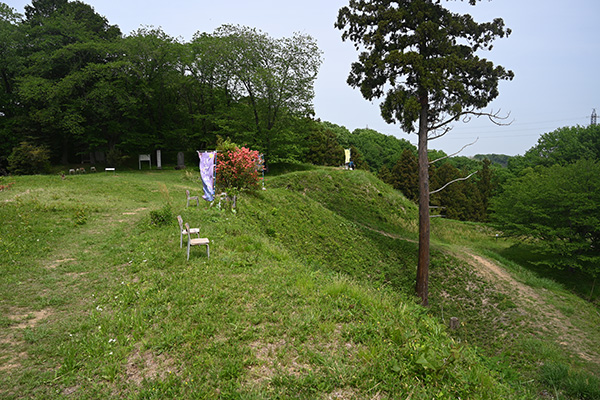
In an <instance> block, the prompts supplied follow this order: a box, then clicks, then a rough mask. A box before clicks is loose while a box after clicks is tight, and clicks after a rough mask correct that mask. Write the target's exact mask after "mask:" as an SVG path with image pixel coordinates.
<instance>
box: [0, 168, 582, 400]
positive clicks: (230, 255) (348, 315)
mask: <svg viewBox="0 0 600 400" xmlns="http://www.w3.org/2000/svg"><path fill="white" fill-rule="evenodd" d="M11 181H15V185H14V186H13V188H12V189H11V190H9V191H5V192H1V193H0V217H1V218H2V220H3V221H4V222H3V224H2V225H1V227H0V239H1V241H0V245H1V247H0V265H1V267H0V309H1V311H2V318H1V319H0V370H1V372H2V373H1V374H0V394H1V397H3V398H61V397H63V396H69V395H72V396H75V397H77V398H107V397H115V398H123V397H129V398H165V397H180V398H214V397H219V396H220V397H222V398H307V399H312V398H343V399H350V398H388V397H389V398H407V397H409V396H410V397H411V398H413V399H417V398H423V399H425V398H434V397H435V398H457V397H459V396H460V397H462V398H526V397H535V394H536V393H538V392H539V391H540V390H541V389H540V386H538V382H539V380H538V376H539V373H540V368H539V362H540V360H543V359H544V357H548V353H551V352H554V353H552V354H551V356H552V360H554V361H555V363H554V364H555V365H557V366H558V367H557V368H560V367H566V368H567V371H568V370H569V368H571V369H573V368H575V367H576V368H578V369H577V370H585V369H586V368H591V367H590V366H589V364H586V363H583V362H581V363H580V362H576V361H573V360H571V359H569V358H565V357H563V355H562V353H560V349H557V348H555V347H553V345H551V344H547V342H546V341H545V338H544V337H539V338H538V337H532V338H529V337H528V338H527V340H524V339H523V337H524V336H528V335H529V333H528V332H526V331H525V330H524V331H521V328H520V327H521V326H520V325H519V328H518V329H516V328H512V329H509V328H506V327H504V328H502V327H501V328H498V324H496V325H494V324H492V323H493V322H494V321H495V320H497V319H498V318H500V319H502V320H503V321H504V322H506V323H507V325H503V326H510V324H511V323H513V322H515V321H516V322H519V321H520V320H522V319H523V314H522V313H520V312H518V311H517V310H518V308H517V307H513V306H512V305H511V299H510V297H509V296H507V295H506V294H505V293H504V292H500V291H496V290H494V288H493V287H490V285H489V284H487V283H486V282H485V281H484V280H483V279H479V278H476V277H475V276H473V274H472V273H470V270H469V266H468V265H466V264H465V263H463V262H458V261H457V259H456V258H454V257H452V256H450V255H449V254H451V253H452V252H454V251H456V249H458V248H460V246H464V245H466V244H469V243H470V244H472V243H477V244H478V245H479V247H487V248H489V247H490V246H492V247H493V246H494V245H495V244H494V242H493V241H491V240H488V239H486V238H487V237H489V232H487V231H485V230H481V229H480V228H478V227H472V226H464V225H460V224H458V227H457V226H456V225H453V224H452V223H445V222H447V221H443V222H442V221H440V223H438V221H436V223H435V224H434V227H433V232H434V235H437V237H438V238H439V244H438V245H437V246H436V250H434V254H433V262H432V303H433V304H435V306H434V307H432V309H431V310H429V311H425V310H422V309H420V307H418V306H416V305H415V304H414V298H413V297H412V286H413V280H414V276H413V275H414V264H415V254H416V244H415V243H414V239H415V238H416V228H417V226H416V222H415V217H416V210H415V208H414V206H413V205H412V204H411V203H409V202H407V201H406V200H405V199H404V198H403V197H402V196H401V195H399V194H398V193H397V192H394V191H392V190H391V189H389V187H387V186H385V185H382V184H381V183H380V182H379V181H377V180H376V179H374V178H373V177H372V176H371V175H369V174H364V173H362V172H360V171H354V172H351V173H349V172H348V171H339V170H333V169H316V170H312V171H310V172H294V173H290V174H286V175H282V176H278V177H274V178H272V179H270V180H269V181H268V183H267V187H268V190H266V191H260V192H258V193H255V194H250V195H244V196H243V197H242V198H241V199H240V201H239V205H238V213H237V214H232V213H230V212H226V211H219V210H217V209H216V208H207V207H206V205H202V206H201V207H200V208H196V207H191V208H189V209H185V208H184V207H185V197H184V195H183V191H184V190H185V189H186V188H189V189H193V190H199V185H198V184H197V182H194V181H192V180H188V179H186V175H185V174H184V173H181V172H167V171H164V172H154V173H141V174H140V173H121V174H119V175H116V176H113V175H110V174H108V175H107V174H103V173H99V174H95V175H92V174H89V175H85V176H69V177H67V179H65V180H61V179H60V178H59V177H53V176H47V177H19V178H14V179H11ZM167 191H168V192H169V193H170V197H171V198H172V204H173V210H174V212H175V213H181V214H182V215H183V216H184V219H185V220H186V221H188V222H190V224H191V225H195V226H200V227H201V228H202V231H203V234H205V235H206V236H207V237H209V238H211V240H212V245H211V254H212V258H211V259H210V261H207V260H206V257H205V255H204V254H203V252H202V251H200V250H198V249H192V252H193V254H192V259H191V260H190V262H185V249H179V247H178V246H177V245H178V243H177V242H178V239H179V238H178V234H177V233H176V232H177V229H176V226H175V224H173V225H170V226H166V227H151V226H150V223H149V217H148V214H149V212H150V211H151V210H157V209H159V208H161V207H162V205H163V204H164V203H165V199H167V198H168V196H167V195H165V194H166V193H167ZM173 221H174V219H173ZM458 237H460V238H458ZM473 241H475V242H473ZM467 293H468V296H467V295H465V294H467ZM565 296H566V294H565ZM457 299H462V300H463V301H460V302H457V301H456V300H457ZM465 299H468V301H465ZM482 305H483V307H482ZM571 307H572V306H571ZM577 312H578V310H577ZM575 313H576V312H575V311H573V314H575ZM449 315H452V316H459V317H460V318H461V321H463V327H461V329H459V330H458V331H457V332H453V335H454V337H450V336H448V334H447V333H446V330H445V328H443V325H442V324H441V323H440V321H445V320H446V319H447V318H448V316H449ZM490 326H492V329H491V334H490V335H486V334H485V333H486V332H490ZM499 334H504V337H510V340H505V341H502V343H497V341H496V340H494V339H495V338H496V337H498V336H497V335H499ZM536 341H537V342H536ZM465 342H468V343H470V344H471V345H474V346H467V347H464V346H463V345H462V344H461V343H465ZM538 342H539V343H542V344H543V346H536V343H538ZM527 346H530V347H531V348H534V349H537V350H540V349H541V348H543V349H544V353H543V354H542V353H541V351H537V353H536V352H535V351H529V350H528V348H527ZM476 348H479V350H476ZM527 351H529V353H533V354H529V353H528V355H527V357H523V356H522V355H523V353H524V352H527ZM555 353H558V354H555ZM494 357H495V358H494ZM550 372H552V371H550ZM586 377H587V378H589V375H586ZM527 379H535V382H534V383H533V384H531V383H530V384H529V385H525V387H523V386H522V385H520V383H521V382H522V381H524V380H527ZM545 382H548V380H546V381H545ZM555 386H556V385H555ZM542 388H543V386H542Z"/></svg>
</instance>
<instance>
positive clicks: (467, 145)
mask: <svg viewBox="0 0 600 400" xmlns="http://www.w3.org/2000/svg"><path fill="white" fill-rule="evenodd" d="M478 140H479V137H477V139H475V141H474V142H473V143H469V144H465V145H464V146H463V147H462V149H460V150H459V151H457V152H456V153H454V154H450V155H449V156H445V157H441V158H438V159H437V160H433V161H430V162H429V165H431V164H434V163H436V162H438V161H442V160H445V159H446V158H450V157H454V156H455V155H457V154H459V153H460V152H462V151H463V150H464V149H466V148H467V147H469V146H472V145H474V144H475V143H477V141H478Z"/></svg>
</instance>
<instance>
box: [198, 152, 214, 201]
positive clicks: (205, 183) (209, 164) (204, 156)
mask: <svg viewBox="0 0 600 400" xmlns="http://www.w3.org/2000/svg"><path fill="white" fill-rule="evenodd" d="M216 155H217V152H216V151H206V152H204V153H201V152H198V157H200V177H201V178H202V188H203V189H204V196H202V198H203V199H204V200H206V201H213V200H214V198H215V180H214V173H215V161H216Z"/></svg>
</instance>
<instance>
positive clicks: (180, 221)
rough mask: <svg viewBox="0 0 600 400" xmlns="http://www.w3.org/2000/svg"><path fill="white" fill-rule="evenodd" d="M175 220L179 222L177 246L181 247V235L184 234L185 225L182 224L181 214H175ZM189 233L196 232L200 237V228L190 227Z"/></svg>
mask: <svg viewBox="0 0 600 400" xmlns="http://www.w3.org/2000/svg"><path fill="white" fill-rule="evenodd" d="M177 222H179V248H181V247H183V235H185V234H186V231H185V227H184V226H183V218H181V215H178V216H177ZM190 233H191V234H196V235H198V237H200V228H190Z"/></svg>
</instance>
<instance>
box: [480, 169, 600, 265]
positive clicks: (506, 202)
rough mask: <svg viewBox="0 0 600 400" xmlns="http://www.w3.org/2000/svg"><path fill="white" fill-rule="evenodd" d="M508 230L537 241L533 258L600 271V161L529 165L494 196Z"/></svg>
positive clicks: (501, 221)
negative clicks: (535, 253) (523, 172)
mask: <svg viewBox="0 0 600 400" xmlns="http://www.w3.org/2000/svg"><path fill="white" fill-rule="evenodd" d="M492 209H493V211H494V213H493V219H494V221H495V222H496V223H498V224H499V226H500V228H501V229H502V230H503V231H504V233H505V234H506V235H517V236H519V237H521V238H523V239H525V240H532V241H534V242H535V246H534V247H533V248H534V251H536V252H537V253H538V257H537V263H539V264H544V265H547V266H550V267H554V268H580V269H581V270H583V271H584V272H586V273H588V274H590V275H592V276H598V275H600V163H598V161H597V160H579V161H577V162H575V163H573V164H568V165H564V166H563V165H558V164H557V165H553V166H551V167H538V168H536V169H535V170H534V169H530V170H529V172H528V173H526V174H525V175H524V176H522V177H520V178H517V179H514V180H512V181H511V182H509V183H508V184H507V185H506V186H505V190H504V192H503V193H502V194H501V195H499V196H497V197H495V198H494V199H493V200H492Z"/></svg>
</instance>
